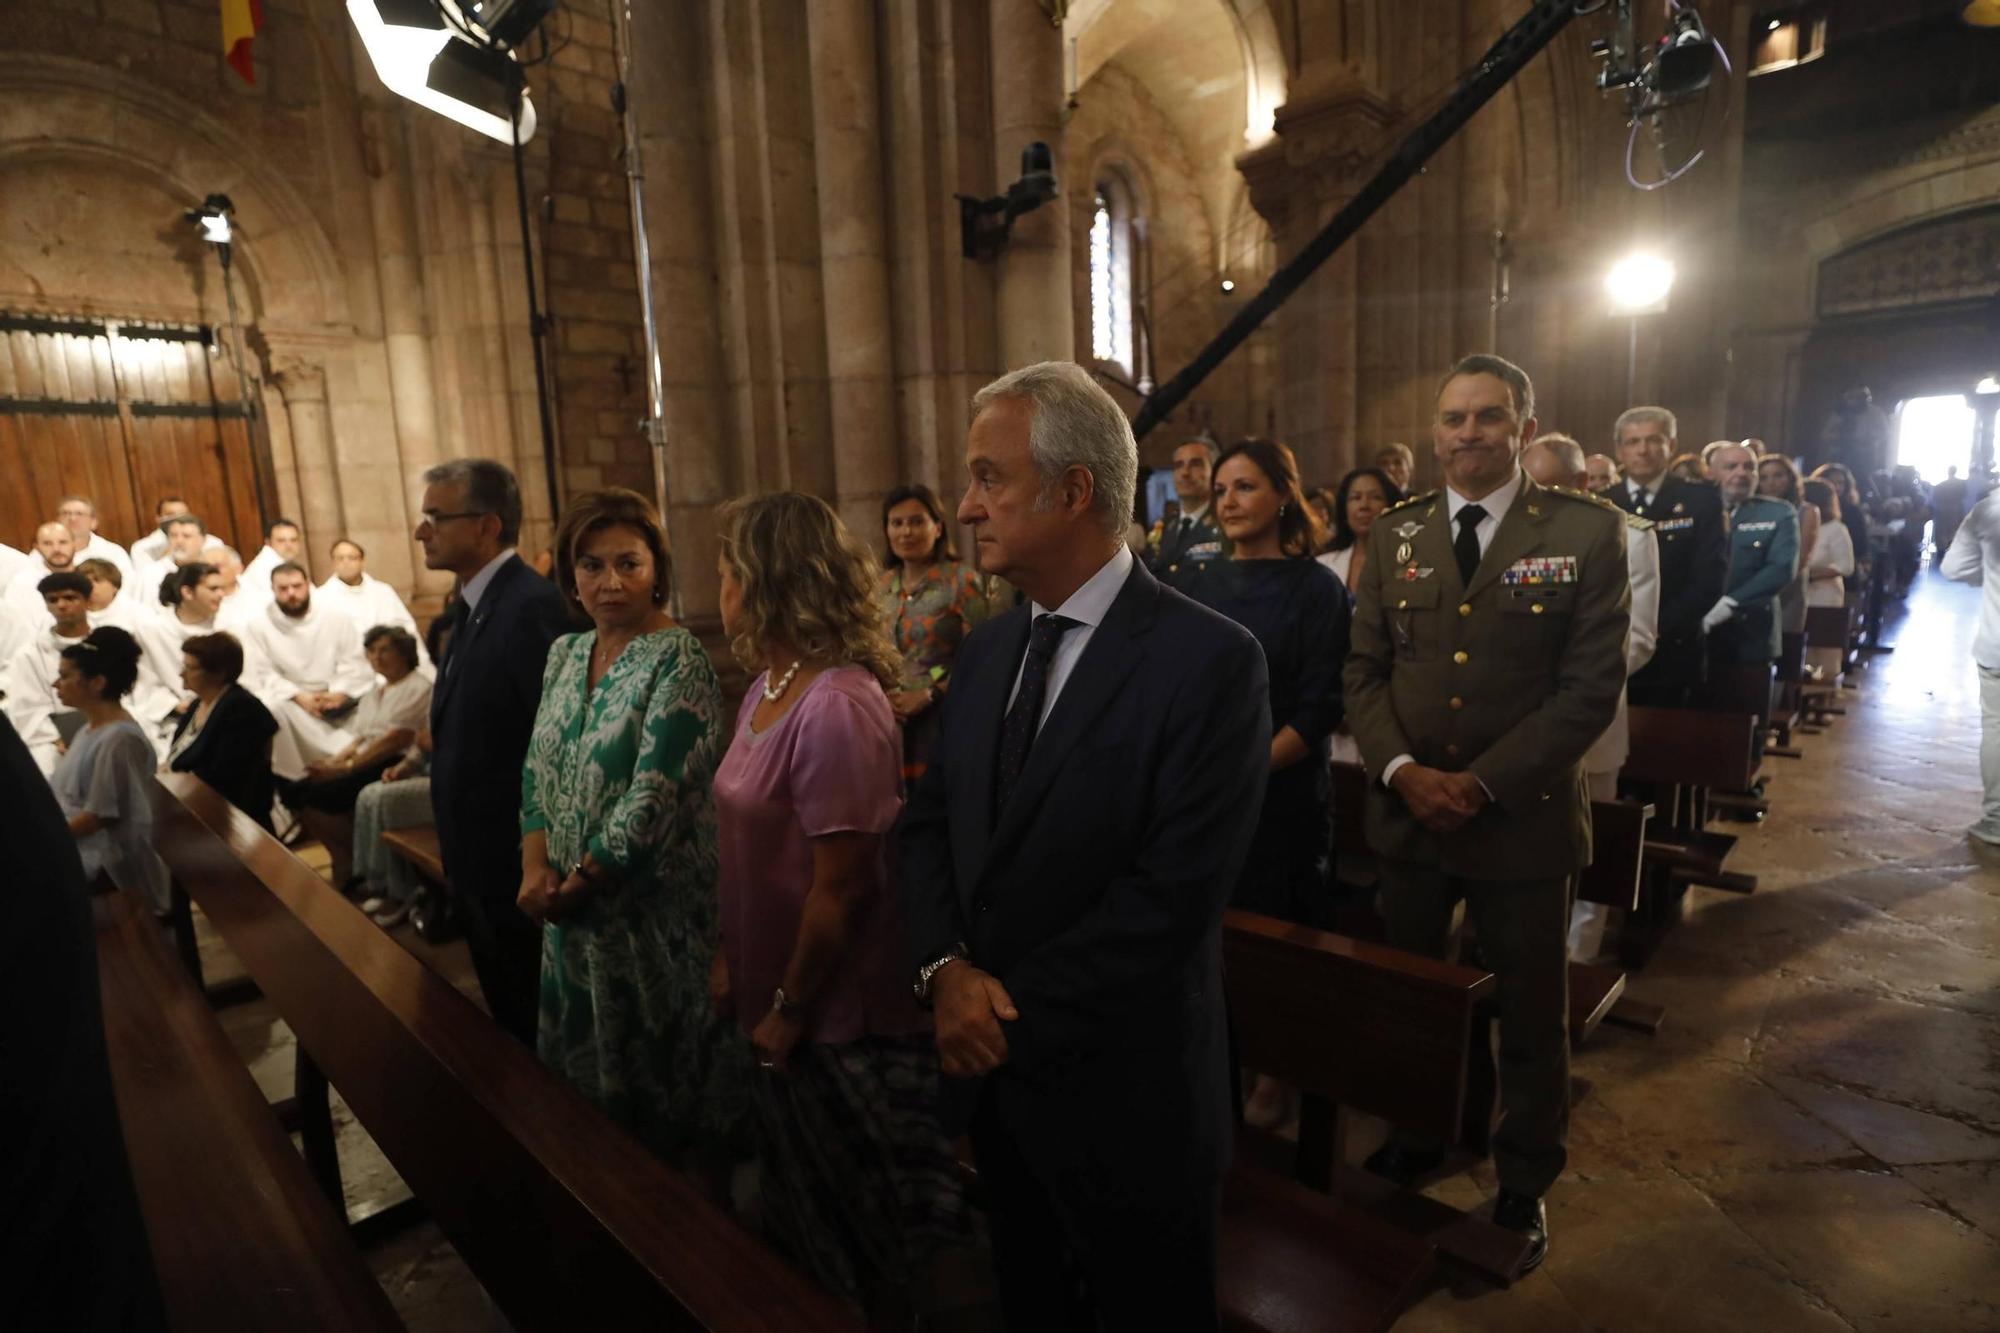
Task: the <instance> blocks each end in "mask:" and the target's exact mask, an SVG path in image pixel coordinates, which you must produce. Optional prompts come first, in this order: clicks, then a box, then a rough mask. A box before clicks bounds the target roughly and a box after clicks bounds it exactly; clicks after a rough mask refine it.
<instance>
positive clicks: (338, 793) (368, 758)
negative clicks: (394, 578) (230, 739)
mask: <svg viewBox="0 0 2000 1333" xmlns="http://www.w3.org/2000/svg"><path fill="white" fill-rule="evenodd" d="M361 642H362V646H363V647H364V648H366V649H367V651H368V665H369V666H372V667H374V668H375V671H376V674H378V675H380V676H381V677H382V679H383V680H384V681H385V682H387V683H386V684H383V685H378V686H377V687H375V688H374V689H372V690H370V691H369V692H368V693H367V694H364V695H363V696H361V702H360V704H359V705H357V707H356V711H355V715H354V739H353V741H352V742H350V743H349V744H348V746H347V748H346V749H344V750H342V751H340V753H338V754H334V755H329V756H328V757H327V758H325V759H321V760H317V761H315V762H313V763H311V764H308V765H307V766H306V775H305V777H303V778H301V779H299V780H298V781H296V782H288V781H285V780H283V779H280V780H279V782H278V796H279V798H280V799H282V800H283V801H284V803H285V804H286V805H287V806H288V807H290V809H291V810H292V812H293V813H295V814H296V815H298V817H299V823H300V824H302V825H303V826H304V827H305V829H306V831H307V832H308V833H310V834H311V835H312V836H313V837H315V838H318V839H319V840H320V842H321V843H323V844H325V846H326V851H327V858H328V859H329V860H330V861H331V862H332V863H333V882H334V883H335V884H337V885H339V886H340V889H341V891H342V892H351V891H352V890H354V889H355V888H357V887H358V886H357V885H355V884H354V882H353V879H354V859H353V855H352V853H353V850H354V800H355V798H356V797H357V796H359V795H360V794H361V789H362V788H364V787H366V786H367V785H368V784H369V783H371V782H373V781H375V780H376V779H377V778H379V777H381V776H382V773H383V771H384V770H385V769H387V768H389V767H390V766H391V765H392V764H394V763H395V762H396V761H397V760H399V759H401V758H402V757H403V752H404V751H405V750H407V749H409V748H410V743H411V742H412V741H414V740H415V739H416V736H417V728H419V727H421V726H424V725H425V724H426V722H427V721H428V720H429V718H430V713H431V683H430V682H429V681H428V680H425V679H424V678H423V676H422V675H420V674H419V673H418V671H417V662H418V657H417V639H416V636H415V635H414V634H411V633H410V632H409V631H408V630H406V629H404V628H403V627H402V626H400V625H377V626H375V628H373V629H371V630H369V631H368V633H367V634H366V635H364V636H363V637H362V641H361Z"/></svg>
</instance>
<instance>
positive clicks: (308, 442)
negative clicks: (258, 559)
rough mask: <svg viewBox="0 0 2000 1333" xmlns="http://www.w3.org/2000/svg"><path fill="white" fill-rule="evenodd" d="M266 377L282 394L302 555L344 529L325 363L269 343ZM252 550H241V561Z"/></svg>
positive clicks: (324, 546)
mask: <svg viewBox="0 0 2000 1333" xmlns="http://www.w3.org/2000/svg"><path fill="white" fill-rule="evenodd" d="M271 359H272V365H273V371H274V373H273V374H272V376H271V380H272V382H273V383H274V384H276V385H277V386H278V392H279V393H280V394H282V395H284V399H285V422H286V425H287V426H288V427H289V429H290V434H291V439H292V455H293V457H294V458H295V459H296V460H297V466H298V485H299V498H300V501H301V502H302V505H303V509H302V512H301V513H300V514H299V516H298V517H299V523H300V524H301V525H302V526H303V527H304V529H305V532H304V537H305V548H306V553H307V557H308V559H309V560H310V558H311V556H312V555H313V554H314V553H316V552H319V551H324V550H326V549H327V548H328V547H329V546H331V545H332V544H333V543H334V542H335V541H336V540H338V539H339V538H340V537H341V536H342V535H343V533H344V532H345V530H346V524H345V520H344V518H343V515H342V511H341V504H340V471H339V468H338V466H337V465H336V463H335V461H334V456H333V432H332V430H331V429H330V428H329V425H328V419H327V409H326V367H325V365H323V364H322V363H321V362H320V361H319V360H318V359H317V358H315V357H311V356H310V355H308V354H301V353H296V352H282V351H278V350H277V349H275V348H274V349H273V352H272V358H271ZM255 554H256V552H255V551H254V550H252V551H245V552H244V553H243V558H244V560H245V561H246V562H247V561H248V560H249V559H250V557H252V556H254V555H255Z"/></svg>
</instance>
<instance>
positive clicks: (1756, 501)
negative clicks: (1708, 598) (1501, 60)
mask: <svg viewBox="0 0 2000 1333" xmlns="http://www.w3.org/2000/svg"><path fill="white" fill-rule="evenodd" d="M1701 460H1702V466H1703V467H1704V468H1706V469H1707V471H1708V475H1709V478H1710V479H1711V480H1712V481H1714V482H1715V484H1716V488H1717V490H1718V491H1719V493H1720V495H1721V497H1722V507H1723V522H1724V525H1725V527H1726V529H1727V531H1728V538H1729V576H1728V580H1727V582H1726V583H1725V584H1724V591H1723V593H1722V595H1721V596H1720V597H1718V598H1717V599H1716V601H1715V604H1714V605H1713V606H1711V607H1710V608H1709V610H1708V612H1707V614H1706V615H1704V616H1703V617H1702V628H1703V629H1705V630H1706V631H1707V632H1708V675H1709V687H1710V688H1709V699H1710V703H1711V705H1712V706H1716V707H1738V708H1742V707H1747V708H1749V709H1750V710H1751V711H1754V712H1755V713H1756V714H1757V721H1758V726H1757V730H1756V732H1755V734H1754V735H1753V736H1752V738H1751V743H1750V748H1751V752H1752V754H1753V755H1755V756H1756V757H1757V758H1759V759H1762V758H1763V756H1764V733H1765V732H1766V731H1767V730H1768V729H1769V723H1770V718H1771V664H1772V663H1773V662H1775V661H1777V658H1778V652H1779V647H1780V644H1781V642H1782V639H1783V626H1782V625H1781V624H1780V622H1779V616H1778V604H1777V598H1778V595H1779V594H1780V593H1782V592H1783V591H1784V590H1785V585H1786V584H1788V583H1790V582H1791V581H1792V579H1793V578H1794V577H1795V576H1796V575H1797V574H1798V569H1799V515H1798V511H1797V510H1796V509H1794V508H1792V506H1790V505H1788V504H1786V503H1785V502H1784V501H1783V500H1773V499H1770V498H1768V497H1765V496H1761V495H1757V494H1755V493H1754V492H1755V491H1756V489H1757V456H1756V454H1754V453H1753V452H1751V451H1750V450H1749V449H1747V448H1745V447H1744V446H1743V445H1741V444H1738V443H1736V442H1735V441H1733V440H1717V441H1715V442H1714V443H1713V444H1711V445H1709V446H1708V447H1707V448H1706V449H1704V450H1702V452H1701ZM1760 785H1761V784H1760Z"/></svg>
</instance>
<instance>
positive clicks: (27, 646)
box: [0, 569, 91, 777]
mask: <svg viewBox="0 0 2000 1333" xmlns="http://www.w3.org/2000/svg"><path fill="white" fill-rule="evenodd" d="M41 588H42V600H43V601H44V602H45V603H47V606H48V612H49V626H48V628H46V629H44V630H41V631H39V632H37V633H35V634H34V635H32V636H30V637H29V639H28V641H27V642H26V643H24V644H22V645H21V646H20V647H19V648H17V649H15V650H14V652H13V653H12V654H10V655H9V656H8V657H7V659H6V660H5V663H4V665H0V690H5V691H6V696H7V697H6V703H5V705H4V707H5V709H6V712H7V720H8V721H10V722H12V723H13V724H14V730H15V731H16V732H17V733H19V735H20V737H21V741H22V743H23V744H24V745H26V746H27V747H28V753H29V754H31V755H33V756H34V760H35V766H36V767H37V768H39V769H41V770H42V776H43V777H47V776H48V775H49V774H51V773H53V772H55V771H56V759H57V758H58V757H59V755H60V751H59V750H58V748H57V745H56V742H57V741H58V740H59V739H60V733H59V732H58V731H57V729H56V714H58V713H66V712H72V711H74V710H72V709H70V708H68V707H66V706H65V705H64V704H63V703H62V702H61V701H60V700H58V699H57V698H56V672H57V670H58V669H59V668H60V667H61V666H62V650H63V649H65V648H67V647H69V646H70V645H71V644H73V643H82V642H83V640H84V637H85V636H86V635H88V634H89V633H90V629H91V626H90V580H89V579H88V578H87V577H85V576H84V575H82V574H79V573H77V572H76V571H74V570H68V569H66V570H62V571H59V572H57V573H54V574H44V575H43V576H42V583H41Z"/></svg>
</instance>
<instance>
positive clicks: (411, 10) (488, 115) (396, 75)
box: [347, 0, 546, 143]
mask: <svg viewBox="0 0 2000 1333" xmlns="http://www.w3.org/2000/svg"><path fill="white" fill-rule="evenodd" d="M499 8H500V6H497V5H488V6H486V9H487V10H488V11H492V10H497V9H499ZM544 12H546V7H545V6H541V5H537V4H530V3H516V4H513V5H511V6H508V7H507V9H506V13H505V17H506V18H509V19H511V20H513V21H512V22H509V23H502V22H501V20H500V17H499V16H496V15H495V14H492V13H482V14H480V15H478V16H476V18H477V19H490V20H492V25H493V26H492V27H488V26H487V25H486V24H485V23H479V22H477V21H476V19H474V20H466V23H467V26H468V27H471V26H477V27H479V28H480V29H481V30H482V31H487V32H489V33H490V34H491V35H492V36H493V38H494V40H495V42H496V44H495V45H491V46H482V45H479V44H478V43H476V42H474V41H472V40H471V39H470V38H469V37H467V36H466V35H465V32H464V31H463V30H461V29H460V28H458V27H457V26H456V25H454V24H452V23H450V22H448V21H447V20H446V18H445V16H444V12H443V11H442V10H441V9H440V7H439V3H438V0H428V2H427V0H347V13H348V17H349V18H351V19H353V21H354V29H355V32H356V33H357V34H359V36H360V38H361V44H362V46H363V47H365V48H366V49H367V51H368V59H369V60H370V61H371V62H373V64H374V66H375V73H376V76H377V77H378V78H380V79H381V80H382V82H383V83H384V84H385V85H386V86H387V87H388V89H389V91H390V92H393V93H395V94H397V95H398V96H401V97H407V98H409V99H410V100H411V101H412V102H415V103H417V104H418V105H419V106H425V107H429V108H430V109H431V110H432V111H435V112H437V113H438V114H439V115H441V116H445V117H448V118H449V119H451V120H455V121H457V122H458V123H459V124H461V125H463V126H465V127H466V128H467V129H470V130H476V131H478V132H479V133H480V134H483V135H485V136H486V137H487V138H489V139H498V140H499V141H500V142H501V143H513V142H514V129H513V126H512V125H511V124H510V123H509V117H508V112H509V110H510V108H511V106H512V104H513V102H514V99H515V98H516V97H518V98H519V99H520V106H521V142H522V143H526V142H527V141H528V140H530V139H532V138H534V136H535V104H534V102H533V101H531V100H530V99H529V97H528V90H527V83H526V79H525V76H523V75H522V73H521V68H520V66H519V65H518V64H516V63H515V61H514V57H513V56H512V55H511V54H510V53H509V52H508V51H507V50H506V49H504V48H505V45H506V44H505V43H502V42H500V40H499V39H500V32H501V30H503V29H504V31H505V32H507V33H509V34H518V36H520V37H525V36H526V35H527V31H531V30H532V28H533V24H532V23H530V24H529V28H528V30H526V31H524V30H522V29H521V27H520V23H521V21H522V20H523V19H524V18H526V17H527V16H528V15H529V14H533V15H534V21H536V22H539V21H540V16H541V14H542V13H544Z"/></svg>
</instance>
